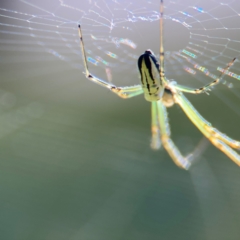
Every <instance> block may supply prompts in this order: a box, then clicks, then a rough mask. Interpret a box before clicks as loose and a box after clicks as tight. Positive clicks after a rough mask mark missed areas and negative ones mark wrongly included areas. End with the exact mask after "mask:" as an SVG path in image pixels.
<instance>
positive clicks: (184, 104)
mask: <svg viewBox="0 0 240 240" xmlns="http://www.w3.org/2000/svg"><path fill="white" fill-rule="evenodd" d="M175 100H176V103H178V104H179V105H180V107H181V108H182V110H183V111H184V112H185V113H186V115H187V116H188V118H189V119H190V120H191V121H192V123H193V124H194V125H195V126H196V127H197V128H198V129H199V130H200V131H201V132H202V134H203V135H204V136H205V137H206V138H208V140H209V141H210V142H211V143H212V144H213V145H214V146H215V147H217V148H218V149H219V150H221V151H222V152H223V153H225V154H226V155H227V156H228V157H229V158H230V159H231V160H232V161H233V162H235V163H236V164H237V165H238V166H240V155H239V154H238V153H237V152H235V151H234V150H233V149H232V147H235V148H238V147H239V144H240V142H238V141H235V140H233V139H231V138H229V137H228V136H226V135H225V134H223V133H221V132H220V131H218V130H216V129H214V128H213V127H211V124H210V123H208V122H207V121H206V120H205V119H204V118H203V117H202V116H201V115H200V114H199V113H198V112H197V110H196V109H195V108H194V107H193V106H192V104H191V103H190V102H189V101H188V100H187V99H186V98H185V97H184V95H183V94H181V93H177V94H175Z"/></svg>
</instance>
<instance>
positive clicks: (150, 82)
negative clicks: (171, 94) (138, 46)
mask: <svg viewBox="0 0 240 240" xmlns="http://www.w3.org/2000/svg"><path fill="white" fill-rule="evenodd" d="M138 69H139V72H140V75H141V83H142V88H143V92H144V97H145V99H146V100H147V101H150V102H152V101H158V100H160V99H161V98H162V96H163V93H164V86H163V83H162V82H161V79H160V74H159V63H158V62H157V59H156V57H155V56H154V54H153V52H152V51H151V50H146V51H145V53H143V54H142V55H141V56H140V57H139V59H138Z"/></svg>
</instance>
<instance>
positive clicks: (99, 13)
mask: <svg viewBox="0 0 240 240" xmlns="http://www.w3.org/2000/svg"><path fill="white" fill-rule="evenodd" d="M165 2H166V3H164V4H165V6H164V7H165V10H164V47H165V67H166V76H167V77H168V78H169V79H174V80H176V81H177V82H179V83H181V84H187V85H190V86H199V81H200V82H201V85H202V83H207V82H209V81H211V78H212V79H216V78H217V77H218V76H219V74H220V73H221V71H223V69H224V67H226V65H227V63H229V62H230V61H231V60H232V59H233V58H234V57H236V58H238V59H240V50H239V46H240V26H239V24H238V23H239V18H240V15H239V14H240V4H239V3H238V1H237V0H231V1H229V0H228V1H227V0H223V1H217V0H208V1H198V0H194V1H192V0H191V1H190V0H189V1H186V0H185V1H180V0H179V1H178V0H176V1H165ZM78 24H81V26H82V31H83V37H84V43H85V47H86V52H87V56H88V62H89V67H90V70H91V72H93V73H94V74H97V75H98V76H99V77H101V78H103V79H107V80H108V81H110V82H113V83H116V84H118V85H123V86H124V85H130V84H133V83H134V84H136V83H138V82H139V79H138V78H139V75H138V70H137V67H136V61H137V59H138V57H139V55H140V54H141V53H143V52H144V51H145V50H146V49H148V48H151V49H152V50H153V51H154V52H155V53H156V55H158V52H159V1H126V0H108V1H107V0H97V1H94V0H84V1H83V0H82V1H74V0H52V1H50V2H49V1H41V2H40V1H37V0H20V1H17V0H14V1H11V2H7V1H6V2H1V4H0V26H1V27H0V34H1V38H0V39H1V40H0V44H1V51H13V52H14V53H15V57H14V59H11V60H10V61H23V60H25V61H32V60H34V61H48V59H46V57H44V59H42V58H41V57H39V56H38V54H40V53H41V52H43V51H44V52H47V53H49V61H50V59H52V56H54V57H55V58H57V59H59V60H61V61H63V62H66V63H67V65H68V66H70V67H72V68H77V69H79V70H80V71H81V72H83V71H84V68H83V62H82V56H81V55H82V54H81V51H80V46H79V37H78V31H77V25H78ZM17 52H23V53H24V52H28V53H31V54H32V58H31V59H22V57H21V59H18V58H17V56H16V55H17V54H16V53H17ZM10 61H9V59H3V58H2V59H1V62H2V63H5V64H6V63H9V64H10V63H11V62H10ZM239 67H240V64H239V60H237V61H236V62H235V64H234V66H232V67H231V69H230V70H229V71H228V72H227V74H226V75H227V76H225V77H224V80H223V81H222V83H223V84H224V85H225V86H226V87H228V88H231V91H232V93H233V95H235V96H236V97H239V95H240V94H239V84H240V83H239V80H240V70H239V69H240V68H239ZM233 85H234V88H233ZM214 94H215V93H214ZM216 94H220V93H216ZM219 97H220V98H221V99H222V100H223V99H224V101H225V102H229V104H228V105H229V106H231V107H232V108H234V109H235V111H238V110H237V106H236V107H234V105H233V104H232V102H231V101H228V99H227V98H226V96H222V95H219Z"/></svg>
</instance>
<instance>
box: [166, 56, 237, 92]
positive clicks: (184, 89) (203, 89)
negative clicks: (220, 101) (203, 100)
mask: <svg viewBox="0 0 240 240" xmlns="http://www.w3.org/2000/svg"><path fill="white" fill-rule="evenodd" d="M235 60H236V58H234V59H233V60H232V61H231V62H229V63H228V65H227V66H226V68H225V69H224V70H223V72H222V73H221V74H220V75H219V77H218V78H217V79H215V80H214V81H212V82H210V83H208V84H206V85H204V86H203V87H200V88H196V89H194V88H190V87H186V86H183V85H180V84H177V83H175V82H173V84H174V88H176V89H177V90H179V91H181V92H187V93H192V94H200V93H207V94H208V91H211V87H213V86H215V85H216V84H218V83H219V82H220V81H221V80H222V78H223V76H224V75H225V73H226V72H227V71H228V69H229V68H230V67H231V66H232V65H233V63H234V62H235ZM170 84H171V83H170Z"/></svg>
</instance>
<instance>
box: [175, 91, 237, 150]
mask: <svg viewBox="0 0 240 240" xmlns="http://www.w3.org/2000/svg"><path fill="white" fill-rule="evenodd" d="M178 95H179V96H180V98H181V101H182V102H183V104H184V106H185V109H187V110H188V111H189V113H191V114H192V116H193V117H194V118H195V120H196V121H198V122H199V124H200V125H201V126H202V127H203V128H204V129H205V130H206V131H207V132H208V133H209V134H210V135H211V136H212V137H215V138H217V139H219V140H220V141H222V142H224V143H225V144H227V145H229V146H230V147H231V148H236V149H240V142H239V141H236V140H234V139H232V138H230V137H228V136H227V135H226V134H224V133H222V132H220V131H219V130H218V129H216V128H214V127H212V124H211V123H210V122H208V121H207V120H206V119H204V118H203V117H202V115H201V114H200V113H199V112H198V111H197V110H196V109H195V108H194V107H193V105H192V104H191V103H190V101H189V100H188V99H187V98H186V97H185V96H184V95H183V94H182V95H180V94H178Z"/></svg>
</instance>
